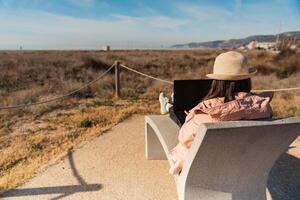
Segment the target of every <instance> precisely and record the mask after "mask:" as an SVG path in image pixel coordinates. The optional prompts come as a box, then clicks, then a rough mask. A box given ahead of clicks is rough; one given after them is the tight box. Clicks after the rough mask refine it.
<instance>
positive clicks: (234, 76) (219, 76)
mask: <svg viewBox="0 0 300 200" xmlns="http://www.w3.org/2000/svg"><path fill="white" fill-rule="evenodd" d="M256 72H257V69H256V68H254V67H253V68H250V69H249V73H247V74H206V77H208V78H211V79H215V80H223V81H226V80H229V81H231V80H232V81H237V80H243V79H247V78H251V77H253V76H254V75H255V74H256Z"/></svg>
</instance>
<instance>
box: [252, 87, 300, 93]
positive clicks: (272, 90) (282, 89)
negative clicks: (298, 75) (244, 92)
mask: <svg viewBox="0 0 300 200" xmlns="http://www.w3.org/2000/svg"><path fill="white" fill-rule="evenodd" d="M292 90H300V87H294V88H279V89H268V90H251V91H252V92H282V91H292Z"/></svg>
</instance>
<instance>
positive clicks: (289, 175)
mask: <svg viewBox="0 0 300 200" xmlns="http://www.w3.org/2000/svg"><path fill="white" fill-rule="evenodd" d="M268 189H269V192H270V194H271V196H272V198H273V200H299V199H300V159H298V158H296V157H294V156H291V155H289V154H287V153H285V154H283V155H282V156H281V157H280V158H279V159H278V160H277V162H276V163H275V165H274V166H273V168H272V170H271V172H270V174H269V179H268Z"/></svg>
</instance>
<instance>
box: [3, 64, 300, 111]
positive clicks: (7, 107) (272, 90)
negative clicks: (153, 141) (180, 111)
mask: <svg viewBox="0 0 300 200" xmlns="http://www.w3.org/2000/svg"><path fill="white" fill-rule="evenodd" d="M118 64H119V63H118V62H115V63H114V64H113V65H112V66H110V67H109V68H108V69H107V70H106V71H105V72H103V73H102V74H101V75H99V76H98V77H97V78H96V79H94V80H93V81H91V82H89V83H87V84H85V85H83V86H81V87H80V88H78V89H76V90H73V91H71V92H69V93H67V94H65V95H62V96H59V97H55V98H52V99H48V100H45V101H39V102H35V103H29V104H20V105H13V106H3V107H0V110H4V109H15V108H23V107H30V106H35V105H40V104H45V103H49V102H53V101H58V100H60V99H63V98H66V97H68V96H71V95H73V94H75V93H76V92H79V91H80V90H82V89H84V88H86V87H88V86H90V85H92V84H93V83H95V82H97V81H98V80H100V79H101V78H102V77H103V76H105V75H106V74H107V73H108V72H109V71H110V70H111V69H112V68H114V67H115V66H116V65H118ZM119 66H120V67H123V68H125V69H127V70H129V71H132V72H134V73H137V74H139V75H142V76H145V77H148V78H151V79H154V80H157V81H161V82H164V83H168V84H170V85H173V82H172V81H168V80H164V79H161V78H156V77H154V76H151V75H148V74H145V73H142V72H139V71H137V70H135V69H132V68H130V67H127V66H126V65H123V64H120V65H119ZM292 90H300V87H294V88H280V89H267V90H251V91H252V92H281V91H292Z"/></svg>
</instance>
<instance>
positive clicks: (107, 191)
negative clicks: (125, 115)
mask: <svg viewBox="0 0 300 200" xmlns="http://www.w3.org/2000/svg"><path fill="white" fill-rule="evenodd" d="M168 167H169V166H168V163H167V162H166V161H148V160H146V159H145V154H144V117H143V116H134V117H131V118H130V119H128V120H126V121H124V122H122V123H120V124H118V125H117V126H115V127H114V128H113V129H112V130H111V131H109V132H107V133H105V134H104V135H102V136H100V137H97V138H94V139H93V140H90V141H88V142H85V143H84V145H83V146H82V147H81V148H79V149H77V150H76V151H75V152H74V153H72V152H70V153H69V154H68V157H66V158H65V159H64V160H63V162H61V163H58V164H56V165H53V166H51V167H49V168H48V169H47V170H46V171H45V172H43V173H41V174H39V175H37V176H36V177H35V178H33V179H31V180H30V181H29V182H27V183H26V184H25V185H24V186H22V187H20V188H17V189H15V190H12V191H11V192H9V193H6V196H7V197H6V198H4V199H9V200H11V199H22V200H23V199H24V200H26V199H28V200H29V199H30V200H34V199H39V200H40V199H41V200H42V199H52V200H55V199H80V200H81V199H95V200H96V199H99V200H114V199H121V200H127V199H128V200H135V199H136V200H144V199H145V200H146V199H149V200H150V199H151V200H155V199H157V200H158V199H162V200H169V199H170V200H172V199H176V198H177V196H176V188H175V184H174V180H173V178H172V176H170V175H169V174H168Z"/></svg>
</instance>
